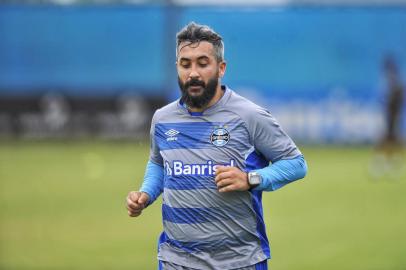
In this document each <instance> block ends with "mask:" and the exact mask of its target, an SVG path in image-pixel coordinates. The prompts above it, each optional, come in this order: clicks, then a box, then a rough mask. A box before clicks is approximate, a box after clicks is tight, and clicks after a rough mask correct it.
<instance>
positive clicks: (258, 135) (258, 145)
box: [247, 107, 301, 162]
mask: <svg viewBox="0 0 406 270" xmlns="http://www.w3.org/2000/svg"><path fill="white" fill-rule="evenodd" d="M247 121H248V127H249V132H250V137H251V141H252V143H253V144H254V147H255V149H256V150H257V151H258V152H260V153H261V154H262V155H263V156H264V157H265V158H266V159H267V160H268V161H271V162H275V161H278V160H281V159H291V158H295V157H297V156H299V155H301V152H300V150H299V149H298V148H297V146H296V145H295V143H294V142H293V140H292V139H291V138H290V137H289V136H288V135H287V134H286V133H285V131H284V130H283V129H282V128H281V126H280V125H279V123H278V122H277V121H276V119H275V118H274V117H273V116H272V115H271V113H270V112H269V111H267V110H265V109H264V108H261V107H257V108H255V109H254V111H253V112H251V113H250V114H249V115H248V120H247Z"/></svg>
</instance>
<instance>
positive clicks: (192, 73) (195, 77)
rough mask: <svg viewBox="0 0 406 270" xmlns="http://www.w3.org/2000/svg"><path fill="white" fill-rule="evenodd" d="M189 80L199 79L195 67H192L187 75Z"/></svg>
mask: <svg viewBox="0 0 406 270" xmlns="http://www.w3.org/2000/svg"><path fill="white" fill-rule="evenodd" d="M189 78H190V79H199V78H200V74H199V72H197V70H196V68H195V67H192V70H191V71H190V73H189Z"/></svg>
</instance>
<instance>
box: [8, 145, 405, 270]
mask: <svg viewBox="0 0 406 270" xmlns="http://www.w3.org/2000/svg"><path fill="white" fill-rule="evenodd" d="M302 150H303V152H304V154H305V157H306V159H307V161H308V165H309V173H308V175H307V177H306V179H305V180H301V181H299V182H296V183H294V184H291V185H288V186H286V187H284V188H282V189H281V190H278V191H276V192H272V193H266V194H265V195H264V209H265V219H266V223H267V231H268V236H269V237H270V241H271V250H272V255H273V259H272V260H271V262H270V266H271V269H272V270H287V269H289V270H294V269H297V270H299V269H300V270H303V269H329V270H334V269H337V270H338V269H340V270H343V269H357V270H358V269H385V270H387V269H406V256H405V254H406V196H405V194H404V192H405V191H406V189H405V188H406V176H405V174H403V175H402V176H401V177H400V178H401V179H398V180H389V179H388V180H384V179H380V180H378V181H376V180H375V181H374V180H372V179H370V178H369V176H368V173H367V167H368V163H369V161H370V158H371V150H369V149H368V148H342V149H340V148H322V147H315V148H309V147H307V148H303V149H302ZM147 158H148V145H146V144H138V143H130V142H126V143H108V142H101V141H98V142H18V141H3V142H0V222H1V223H0V269H137V270H149V269H156V242H157V237H158V235H159V233H160V231H161V229H162V225H161V216H160V205H159V204H160V203H159V202H157V203H156V204H154V205H152V206H151V207H150V208H148V209H147V210H146V211H145V212H144V213H143V215H142V216H141V217H139V218H136V219H131V218H129V217H127V213H126V210H125V197H126V195H127V192H128V191H129V190H134V189H136V188H138V187H139V185H140V182H141V179H142V176H143V173H144V166H145V163H146V161H147Z"/></svg>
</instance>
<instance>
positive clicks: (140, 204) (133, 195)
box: [127, 191, 149, 217]
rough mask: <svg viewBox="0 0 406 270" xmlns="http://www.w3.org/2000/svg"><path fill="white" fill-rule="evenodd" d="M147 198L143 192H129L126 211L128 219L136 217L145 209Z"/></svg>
mask: <svg viewBox="0 0 406 270" xmlns="http://www.w3.org/2000/svg"><path fill="white" fill-rule="evenodd" d="M148 200H149V196H148V194H147V193H145V192H139V191H130V193H128V196H127V210H128V215H129V216H130V217H138V216H139V215H141V212H142V210H143V209H144V208H145V206H146V204H147V202H148Z"/></svg>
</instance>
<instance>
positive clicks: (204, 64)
mask: <svg viewBox="0 0 406 270" xmlns="http://www.w3.org/2000/svg"><path fill="white" fill-rule="evenodd" d="M199 66H201V67H206V66H207V63H199Z"/></svg>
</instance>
